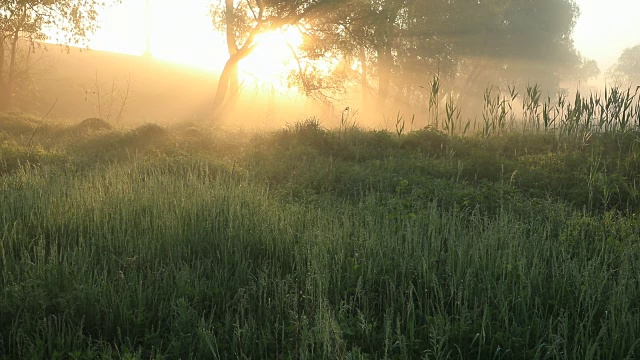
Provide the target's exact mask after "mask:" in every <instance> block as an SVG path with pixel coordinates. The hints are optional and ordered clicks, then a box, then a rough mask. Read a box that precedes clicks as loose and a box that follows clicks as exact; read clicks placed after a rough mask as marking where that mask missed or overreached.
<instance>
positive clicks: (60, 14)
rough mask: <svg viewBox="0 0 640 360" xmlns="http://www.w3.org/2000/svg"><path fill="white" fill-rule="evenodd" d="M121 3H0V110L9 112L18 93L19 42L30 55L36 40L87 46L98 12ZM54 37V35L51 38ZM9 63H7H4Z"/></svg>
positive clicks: (28, 0)
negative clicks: (16, 90)
mask: <svg viewBox="0 0 640 360" xmlns="http://www.w3.org/2000/svg"><path fill="white" fill-rule="evenodd" d="M116 1H119V0H55V1H41V0H20V1H18V0H9V1H2V2H1V3H0V55H1V56H0V107H3V108H6V107H7V106H8V105H9V103H10V100H11V97H12V93H13V92H14V91H15V88H14V87H15V80H16V78H17V73H18V68H17V67H18V65H22V66H24V67H28V65H29V59H28V55H27V59H26V60H25V63H24V64H19V63H18V61H19V56H20V53H19V42H20V41H27V42H28V43H29V49H28V50H27V54H29V52H30V51H31V48H32V46H34V42H35V41H36V40H45V39H47V38H49V37H51V36H53V38H54V39H55V40H57V41H59V42H61V43H63V44H76V45H77V44H85V43H86V41H87V35H88V34H90V33H92V32H93V31H94V30H95V29H96V27H97V25H98V23H97V16H98V11H99V10H100V9H101V8H104V7H105V6H106V5H107V4H109V3H112V2H116ZM52 33H53V34H52ZM5 62H6V63H5Z"/></svg>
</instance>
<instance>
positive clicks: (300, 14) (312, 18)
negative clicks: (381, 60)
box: [212, 0, 358, 113]
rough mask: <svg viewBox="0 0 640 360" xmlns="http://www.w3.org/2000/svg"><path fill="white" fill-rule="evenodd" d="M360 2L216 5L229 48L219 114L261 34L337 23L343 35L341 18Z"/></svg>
mask: <svg viewBox="0 0 640 360" xmlns="http://www.w3.org/2000/svg"><path fill="white" fill-rule="evenodd" d="M357 2H358V1H357V0H346V1H344V0H247V1H232V0H225V4H224V5H225V6H224V8H223V9H220V8H217V7H215V6H214V7H213V9H212V16H213V22H214V26H216V27H218V28H219V29H221V30H223V31H225V33H226V35H227V47H228V50H229V59H228V60H227V62H226V63H225V66H224V68H223V69H222V73H221V74H220V79H219V80H218V87H217V89H216V95H215V97H214V100H213V104H214V112H215V113H219V112H220V111H221V109H222V108H223V105H225V102H226V101H228V100H229V99H228V98H229V94H230V93H231V94H233V93H234V87H237V86H238V85H237V73H238V63H239V62H240V61H241V60H242V59H244V58H246V57H248V56H249V55H250V54H251V52H252V51H253V50H254V49H255V48H256V46H257V45H258V43H259V36H258V35H260V34H262V33H265V32H269V31H275V30H278V29H284V28H286V27H290V26H297V27H299V28H301V29H312V30H313V29H326V28H327V26H333V31H337V33H338V34H340V33H341V32H342V31H341V30H340V29H339V28H337V27H336V26H337V24H338V21H337V18H341V17H345V16H346V15H347V14H349V13H351V12H350V11H349V8H350V7H351V6H353V4H355V3H357ZM327 34H328V33H325V35H327ZM319 43H320V42H318V44H319ZM314 45H317V44H314ZM317 49H318V48H317V47H316V50H317Z"/></svg>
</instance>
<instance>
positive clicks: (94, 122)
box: [75, 118, 113, 132]
mask: <svg viewBox="0 0 640 360" xmlns="http://www.w3.org/2000/svg"><path fill="white" fill-rule="evenodd" d="M75 129H77V130H79V131H81V132H96V131H109V130H112V129H113V126H112V125H111V124H109V123H108V122H107V121H105V120H104V119H101V118H87V119H84V120H82V121H81V122H80V123H78V124H77V125H76V126H75Z"/></svg>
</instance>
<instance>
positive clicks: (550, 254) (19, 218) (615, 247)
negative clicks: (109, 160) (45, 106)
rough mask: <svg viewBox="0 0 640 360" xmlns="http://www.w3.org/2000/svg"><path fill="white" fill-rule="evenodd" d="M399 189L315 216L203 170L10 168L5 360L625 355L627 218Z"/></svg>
mask: <svg viewBox="0 0 640 360" xmlns="http://www.w3.org/2000/svg"><path fill="white" fill-rule="evenodd" d="M406 191H409V193H406V194H405V192H406ZM410 191H411V190H409V189H404V190H403V189H401V188H399V189H398V190H397V195H396V196H393V197H391V198H389V197H386V196H382V195H376V194H371V195H367V196H364V197H362V198H361V200H360V201H358V202H356V203H352V202H343V203H339V202H331V203H330V204H327V205H321V204H320V205H315V206H310V205H301V204H295V203H289V202H281V201H279V200H277V199H276V198H274V196H273V195H272V194H271V193H270V191H267V190H266V189H265V187H263V186H260V185H257V184H253V183H251V182H248V181H247V180H246V179H245V178H244V176H240V175H238V174H237V173H236V172H232V171H230V169H228V168H227V167H224V166H214V165H211V164H208V163H203V162H200V161H190V160H184V159H182V160H180V159H175V160H167V159H161V160H139V161H130V162H127V163H122V164H112V165H107V166H104V167H102V166H98V167H95V168H93V169H92V170H91V171H89V172H74V171H56V170H55V169H50V170H47V169H38V168H35V169H34V168H26V167H23V168H21V169H19V171H15V172H13V173H11V174H8V175H5V176H3V177H2V178H0V273H1V276H0V357H3V358H95V357H96V356H105V357H124V358H220V359H236V358H301V359H317V358H327V359H335V358H361V359H364V358H371V359H374V358H406V359H409V358H429V359H431V358H480V359H484V358H550V359H553V358H557V359H566V358H576V359H601V358H620V359H622V358H636V357H638V356H639V355H640V348H638V346H639V345H640V344H639V340H638V339H640V317H639V316H638V315H639V311H640V308H639V304H638V301H637V299H638V298H640V285H639V284H640V281H639V280H640V275H639V274H640V272H638V271H637V265H638V260H640V246H639V243H638V241H639V240H638V239H640V226H639V225H640V224H639V223H638V221H639V218H638V217H637V216H632V217H625V218H616V217H613V216H603V217H598V216H595V217H594V216H592V215H588V214H586V213H580V212H575V211H572V210H570V209H568V208H565V207H563V206H558V205H553V204H546V205H544V206H543V207H542V208H543V209H548V210H545V211H542V212H541V211H537V210H535V209H531V211H530V213H528V214H520V215H518V213H515V212H512V211H511V210H510V209H509V208H508V207H505V208H502V209H501V210H500V211H498V212H497V213H495V214H494V215H491V216H487V215H485V214H484V213H483V212H481V211H477V210H473V209H466V210H463V209H462V208H460V207H452V208H449V209H443V208H442V207H441V206H439V203H438V201H437V199H434V200H433V201H431V202H426V203H422V204H418V203H415V202H413V201H411V193H410ZM403 194H404V196H403ZM551 214H552V215H553V216H550V215H551Z"/></svg>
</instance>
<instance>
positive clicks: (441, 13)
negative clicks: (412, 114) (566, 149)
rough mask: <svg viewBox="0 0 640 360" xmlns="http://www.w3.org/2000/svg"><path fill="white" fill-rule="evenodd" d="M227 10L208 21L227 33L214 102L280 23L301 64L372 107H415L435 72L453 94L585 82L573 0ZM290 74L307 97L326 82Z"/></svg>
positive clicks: (263, 0)
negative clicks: (291, 34) (298, 38)
mask: <svg viewBox="0 0 640 360" xmlns="http://www.w3.org/2000/svg"><path fill="white" fill-rule="evenodd" d="M225 5H226V6H225V7H218V8H217V9H214V11H213V14H214V16H213V20H214V24H215V25H216V26H217V27H218V29H219V30H221V31H226V32H227V40H228V43H229V53H230V58H229V61H228V62H227V64H226V66H225V69H224V70H223V72H222V75H221V77H220V80H221V81H220V83H219V86H218V92H217V95H216V100H215V103H216V104H217V105H220V104H221V103H222V102H223V100H224V98H225V97H226V96H227V91H228V89H229V88H230V87H231V86H232V84H233V83H234V81H233V77H234V74H235V73H237V63H238V61H239V60H240V59H241V58H243V57H246V56H249V54H250V53H251V49H252V48H253V47H254V46H255V39H256V37H257V35H258V34H259V33H261V32H264V31H270V30H274V29H277V28H281V27H283V26H298V27H299V28H300V29H301V31H302V32H303V33H304V36H305V40H306V41H305V44H304V45H303V46H302V47H301V48H300V49H295V50H296V51H295V53H296V54H294V55H295V56H296V58H297V59H298V60H316V59H321V58H323V57H325V58H327V57H331V58H333V59H334V60H337V63H338V64H339V66H336V67H335V69H334V72H333V73H334V74H338V75H340V76H336V79H339V80H345V79H351V80H353V81H356V82H358V83H359V84H360V86H361V88H362V89H363V93H371V94H375V95H376V96H377V97H378V100H379V101H377V103H378V104H383V103H384V102H385V101H386V100H387V99H388V98H390V97H394V96H395V97H399V98H403V99H416V101H422V100H423V99H424V98H425V96H426V93H427V92H428V91H429V89H428V84H429V81H430V80H431V79H433V77H434V76H437V77H440V78H444V79H448V80H449V82H450V83H451V84H452V85H451V89H452V91H455V92H457V93H458V94H461V95H462V96H464V94H465V93H477V92H478V89H479V88H484V87H486V86H487V85H488V84H490V83H497V84H501V83H504V82H510V83H533V82H538V83H543V84H544V85H546V88H548V89H553V88H557V87H558V86H559V81H560V78H561V76H562V74H564V73H570V72H576V71H577V70H576V68H581V67H582V66H586V67H584V68H582V70H584V71H585V74H586V75H585V76H592V73H593V71H594V68H593V66H592V65H594V64H591V63H585V64H582V62H584V61H583V59H582V58H581V56H580V54H579V53H578V52H577V51H576V50H575V48H574V46H573V40H572V36H571V34H572V31H573V28H574V26H575V22H576V19H577V17H578V15H579V9H578V7H577V5H576V3H575V1H574V0H500V1H498V0H488V1H480V2H479V1H477V0H346V1H338V0H249V1H242V2H240V1H233V0H226V2H225ZM353 64H358V66H357V68H356V70H355V71H353V69H352V68H353V66H352V65H353ZM311 69H313V68H312V67H311ZM294 75H295V76H292V77H291V79H292V80H294V82H296V81H297V84H298V85H302V86H298V87H299V88H302V89H304V90H305V91H316V90H321V89H322V88H323V87H325V86H326V85H327V81H325V82H324V84H323V83H322V81H321V80H322V79H318V76H317V75H316V76H315V78H314V76H313V71H310V72H309V71H307V72H305V71H304V69H303V68H302V67H300V68H299V69H298V71H297V72H296V74H294ZM236 76H237V75H236ZM325 76H326V74H325V75H322V77H325ZM365 95H366V94H365ZM363 99H366V96H364V97H363ZM363 101H364V100H363ZM409 101H412V100H409Z"/></svg>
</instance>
